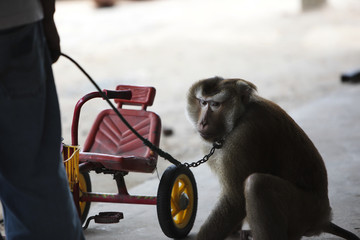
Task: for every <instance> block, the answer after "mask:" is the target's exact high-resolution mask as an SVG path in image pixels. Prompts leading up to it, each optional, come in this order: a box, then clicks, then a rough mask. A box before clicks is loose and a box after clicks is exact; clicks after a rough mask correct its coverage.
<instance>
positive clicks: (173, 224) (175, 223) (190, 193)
mask: <svg viewBox="0 0 360 240" xmlns="http://www.w3.org/2000/svg"><path fill="white" fill-rule="evenodd" d="M196 211H197V188H196V182H195V178H194V175H193V174H192V172H191V171H190V170H189V168H187V167H185V166H178V167H176V166H170V167H168V168H167V169H166V171H165V172H164V174H163V176H162V178H161V181H160V184H159V189H158V196H157V213H158V219H159V223H160V227H161V229H162V230H163V232H164V234H165V235H166V236H168V237H170V238H184V237H186V236H187V235H188V234H189V232H190V231H191V229H192V227H193V225H194V221H195V217H196Z"/></svg>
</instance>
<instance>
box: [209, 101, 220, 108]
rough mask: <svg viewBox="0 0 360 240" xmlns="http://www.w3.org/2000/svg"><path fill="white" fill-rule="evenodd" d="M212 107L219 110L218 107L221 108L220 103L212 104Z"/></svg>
mask: <svg viewBox="0 0 360 240" xmlns="http://www.w3.org/2000/svg"><path fill="white" fill-rule="evenodd" d="M210 106H211V107H214V108H217V107H220V103H219V102H211V104H210Z"/></svg>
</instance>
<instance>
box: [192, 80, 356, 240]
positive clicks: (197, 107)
mask: <svg viewBox="0 0 360 240" xmlns="http://www.w3.org/2000/svg"><path fill="white" fill-rule="evenodd" d="M187 111H188V116H189V118H190V120H191V121H192V122H193V123H194V125H195V128H196V129H197V131H198V132H199V134H200V135H201V137H202V139H203V140H204V141H205V142H206V143H208V144H210V145H211V144H212V143H214V142H215V141H223V142H224V143H223V146H222V148H221V149H218V150H217V151H216V152H215V154H214V155H213V157H211V158H210V160H209V162H208V163H209V165H210V167H211V169H212V170H213V172H214V173H215V174H217V175H218V177H219V180H220V184H221V186H222V193H221V196H220V199H219V201H218V203H217V205H216V207H215V208H214V209H213V211H212V212H211V214H210V216H209V217H208V219H207V220H206V221H205V223H204V224H203V225H202V227H201V229H200V231H199V233H198V235H197V239H198V240H221V239H225V238H226V237H227V236H229V235H231V234H232V233H234V232H238V231H239V230H241V227H242V223H243V221H244V219H245V217H246V219H247V222H248V223H249V225H250V229H251V234H252V237H253V239H255V240H270V239H273V240H299V239H301V237H302V236H313V235H318V234H320V233H322V232H328V233H331V234H334V235H337V236H340V237H342V238H345V239H348V240H359V238H358V237H356V236H355V235H354V234H352V233H350V232H348V231H346V230H344V229H342V228H340V227H338V226H336V225H335V224H333V223H331V208H330V204H329V198H328V188H327V187H328V182H327V172H326V169H325V165H324V162H323V160H322V157H321V156H320V154H319V152H318V150H317V149H316V147H315V146H314V144H313V143H312V142H311V140H310V139H309V138H308V136H307V135H306V134H305V132H304V131H303V130H302V129H301V128H300V127H299V126H298V125H297V124H296V123H295V121H294V120H293V119H292V118H291V117H290V116H289V115H288V114H287V113H286V112H285V111H284V110H283V109H281V108H280V107H279V106H278V105H276V104H275V103H273V102H271V101H269V100H266V99H264V98H262V97H260V96H258V95H257V94H256V86H255V85H254V84H252V83H250V82H248V81H245V80H242V79H223V78H220V77H215V78H210V79H205V80H201V81H199V82H197V83H195V84H194V85H193V86H192V87H191V88H190V90H189V93H188V105H187ZM240 236H242V237H241V238H243V239H247V235H246V234H241V235H240Z"/></svg>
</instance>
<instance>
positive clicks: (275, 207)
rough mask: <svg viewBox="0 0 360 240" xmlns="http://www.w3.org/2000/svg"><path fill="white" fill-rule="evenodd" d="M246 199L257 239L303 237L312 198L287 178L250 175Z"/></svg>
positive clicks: (248, 215)
mask: <svg viewBox="0 0 360 240" xmlns="http://www.w3.org/2000/svg"><path fill="white" fill-rule="evenodd" d="M245 199H246V213H247V219H248V221H249V225H250V228H251V232H252V235H253V238H254V239H255V240H288V239H292V240H295V239H300V238H301V235H302V234H303V231H304V229H306V228H307V225H308V223H307V221H306V219H307V216H310V215H311V213H309V211H312V210H310V209H307V206H308V205H309V204H308V203H309V202H311V200H310V199H311V197H310V196H309V195H306V194H305V193H304V192H302V191H300V190H298V189H297V188H296V187H295V186H294V185H293V184H291V183H290V182H288V181H286V180H284V179H281V178H279V177H275V176H272V175H267V174H258V173H256V174H252V175H250V176H249V177H248V178H247V179H246V181H245ZM310 221H311V220H310V219H308V222H310Z"/></svg>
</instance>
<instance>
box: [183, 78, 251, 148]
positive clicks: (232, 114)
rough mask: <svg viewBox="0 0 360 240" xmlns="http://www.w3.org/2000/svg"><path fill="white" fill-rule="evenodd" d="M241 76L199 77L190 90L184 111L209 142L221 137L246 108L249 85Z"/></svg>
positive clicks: (231, 127) (230, 128)
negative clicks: (231, 77)
mask: <svg viewBox="0 0 360 240" xmlns="http://www.w3.org/2000/svg"><path fill="white" fill-rule="evenodd" d="M249 84H250V83H248V82H246V81H244V80H241V79H223V78H219V77H215V78H209V79H205V80H201V81H199V82H197V83H195V84H194V85H193V86H192V87H191V88H190V90H189V94H188V105H187V111H188V115H189V117H190V119H191V121H192V122H193V123H194V125H195V128H196V130H197V131H198V132H199V134H200V135H201V137H202V138H203V139H204V140H206V141H209V142H214V141H218V140H223V139H224V137H225V136H226V135H227V134H228V133H230V132H231V131H232V129H233V128H234V126H235V124H236V122H237V121H238V119H239V118H240V116H241V115H242V114H243V112H244V111H245V110H244V109H245V107H244V106H245V104H246V103H247V102H248V100H249V94H250V92H251V91H250V90H249V89H254V90H255V89H256V87H255V86H253V85H251V86H250V85H249Z"/></svg>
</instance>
